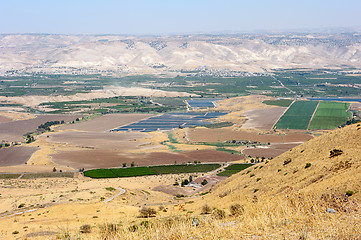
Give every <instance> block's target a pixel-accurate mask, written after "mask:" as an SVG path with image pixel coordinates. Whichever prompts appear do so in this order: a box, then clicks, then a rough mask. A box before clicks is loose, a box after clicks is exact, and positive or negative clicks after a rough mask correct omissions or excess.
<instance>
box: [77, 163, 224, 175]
mask: <svg viewBox="0 0 361 240" xmlns="http://www.w3.org/2000/svg"><path fill="white" fill-rule="evenodd" d="M220 166H221V165H220V164H197V165H190V164H180V165H164V166H150V167H131V168H115V169H93V170H89V171H85V172H84V176H87V177H91V178H114V177H136V176H147V175H159V174H178V173H195V172H209V171H212V170H215V169H217V168H219V167H220Z"/></svg>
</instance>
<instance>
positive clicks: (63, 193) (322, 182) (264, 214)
mask: <svg viewBox="0 0 361 240" xmlns="http://www.w3.org/2000/svg"><path fill="white" fill-rule="evenodd" d="M360 133H361V126H360V124H354V125H351V126H348V127H345V128H342V129H337V130H335V131H332V132H330V133H328V134H325V135H323V136H320V137H317V138H314V139H312V140H310V141H308V142H306V143H304V144H302V145H300V146H298V147H296V148H294V149H292V151H288V152H286V153H284V154H282V155H281V156H279V157H277V158H274V159H273V160H270V161H268V162H263V163H259V164H256V165H254V166H252V167H250V168H247V169H246V170H244V171H241V172H240V173H238V174H236V175H234V176H232V177H230V178H228V179H227V180H225V181H224V182H221V183H219V184H217V185H216V186H215V187H213V188H212V189H211V192H210V193H208V194H204V195H195V197H191V198H188V197H174V196H173V195H168V194H166V193H163V192H159V191H156V190H155V189H154V187H155V186H160V185H167V184H169V185H172V184H173V183H174V182H175V181H176V180H178V181H179V180H181V179H184V178H188V176H189V175H163V176H145V177H138V178H121V179H100V180H94V179H92V180H90V179H87V178H83V177H81V176H79V175H77V176H78V177H76V178H57V179H52V180H49V179H47V178H41V179H30V180H28V179H17V180H11V179H8V180H3V181H2V182H1V185H0V187H1V189H2V190H3V189H6V191H1V196H0V198H1V199H2V201H1V209H2V211H3V212H2V214H1V218H0V222H1V225H0V226H2V227H0V231H1V235H2V236H3V237H6V238H13V237H14V235H15V236H16V237H22V238H32V239H43V238H44V236H45V237H46V238H47V239H56V238H61V237H62V236H69V235H70V236H80V237H81V238H85V239H97V238H99V237H101V238H104V237H106V236H107V238H109V237H111V238H115V239H119V238H124V237H126V238H128V239H139V238H142V237H144V236H152V238H155V239H157V238H158V239H160V238H164V237H166V238H176V239H184V238H190V237H195V236H196V237H197V238H199V239H208V238H209V237H210V236H212V237H215V238H220V237H223V238H224V237H227V238H229V239H234V238H241V239H250V238H254V237H252V236H258V238H260V239H275V238H276V239H277V238H290V239H294V238H297V239H298V238H300V237H303V236H305V235H307V238H310V239H320V238H321V239H322V238H332V237H336V238H339V239H357V238H358V236H359V233H360V225H359V224H360V222H359V217H360V216H359V213H358V206H359V203H360V196H359V191H360V189H361V186H360V184H359V182H360V181H359V179H358V177H359V174H357V172H358V168H359V166H360V159H359V158H358V156H360V155H361V152H360V149H359V144H358V139H359V138H360V137H361V136H360ZM334 149H338V150H341V152H338V154H336V155H333V154H332V151H333V150H334ZM308 163H309V164H308ZM306 166H308V167H306ZM279 169H280V170H279ZM198 176H199V174H198ZM34 186H37V187H36V188H35V189H34ZM119 188H124V189H125V190H126V191H125V193H123V194H122V195H120V196H118V197H115V198H114V199H112V200H110V202H104V201H106V200H107V199H111V198H112V196H117V194H118V193H119V192H120V190H117V189H119ZM19 189H21V191H19ZM49 189H51V191H49ZM169 191H171V190H170V189H169ZM346 193H347V194H348V195H347V194H346ZM237 204H239V205H237ZM205 205H208V206H209V207H210V209H211V210H210V212H209V214H207V213H206V214H201V213H202V211H204V206H205ZM140 206H148V207H151V208H154V209H155V210H156V211H157V213H156V217H153V218H148V219H144V218H139V217H138V216H139V214H140V213H139V209H140ZM231 206H234V207H231ZM239 206H240V207H239ZM163 209H165V210H164V211H163ZM327 209H333V210H332V211H334V213H332V212H327V211H328V210H327ZM326 210H327V211H326ZM223 211H224V212H223ZM330 211H331V210H330ZM119 219H121V224H119V223H120V220H119ZM194 219H197V221H198V222H199V225H198V226H197V227H196V226H194V225H192V222H194V221H195V220H194ZM144 221H146V222H148V223H147V224H150V226H152V227H145V226H144V223H142V222H144ZM285 221H287V222H285ZM336 222H337V224H335V223H336ZM256 223H257V224H256ZM85 224H88V225H90V229H91V230H90V233H80V228H81V226H82V225H85ZM109 224H113V225H109ZM118 224H119V225H118ZM112 226H117V227H116V228H115V229H112V230H109V229H110V227H112ZM133 226H135V227H133ZM106 227H109V228H108V230H106V229H105V228H106ZM112 228H113V227H112ZM14 232H17V233H16V234H14ZM205 232H206V233H205Z"/></svg>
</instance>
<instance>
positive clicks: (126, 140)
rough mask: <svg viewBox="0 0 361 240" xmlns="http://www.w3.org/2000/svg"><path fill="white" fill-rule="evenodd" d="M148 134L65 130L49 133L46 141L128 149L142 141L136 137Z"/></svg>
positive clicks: (134, 147) (133, 147) (135, 147)
mask: <svg viewBox="0 0 361 240" xmlns="http://www.w3.org/2000/svg"><path fill="white" fill-rule="evenodd" d="M148 136H149V135H148V134H147V133H141V132H77V131H67V132H58V133H54V134H50V135H49V138H48V142H56V143H68V144H72V145H75V146H80V147H91V148H102V149H116V150H129V149H137V148H139V145H141V144H144V143H142V142H136V139H140V138H146V137H148Z"/></svg>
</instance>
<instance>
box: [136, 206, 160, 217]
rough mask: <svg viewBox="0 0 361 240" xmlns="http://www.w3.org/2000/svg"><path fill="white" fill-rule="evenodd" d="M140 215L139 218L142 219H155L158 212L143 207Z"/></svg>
mask: <svg viewBox="0 0 361 240" xmlns="http://www.w3.org/2000/svg"><path fill="white" fill-rule="evenodd" d="M139 214H140V215H139V216H140V217H142V218H149V217H155V215H156V214H157V211H156V210H155V209H154V208H151V207H142V208H141V209H140V210H139Z"/></svg>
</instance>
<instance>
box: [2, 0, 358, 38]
mask: <svg viewBox="0 0 361 240" xmlns="http://www.w3.org/2000/svg"><path fill="white" fill-rule="evenodd" d="M0 8H1V9H2V14H1V15H0V33H1V34H67V35H73V34H89V35H108V34H109V35H175V34H237V33H272V32H275V33H279V32H302V31H303V32H317V31H321V32H328V31H331V32H332V31H337V30H344V31H354V30H357V31H359V30H360V29H361V15H360V14H359V9H361V2H360V1H356V0H346V1H343V2H342V4H341V3H340V2H339V1H336V0H331V1H325V0H320V1H317V2H315V1H310V0H306V1H285V0H277V1H266V0H259V1H235V0H229V1H213V0H209V1H205V0H198V1H190V0H185V1H162V0H156V1H144V0H137V1H132V2H129V1H114V0H105V1H84V0H80V1H69V0H65V1H61V2H50V1H49V2H48V1H47V2H43V1H40V0H30V1H25V0H15V1H9V2H1V3H0Z"/></svg>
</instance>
